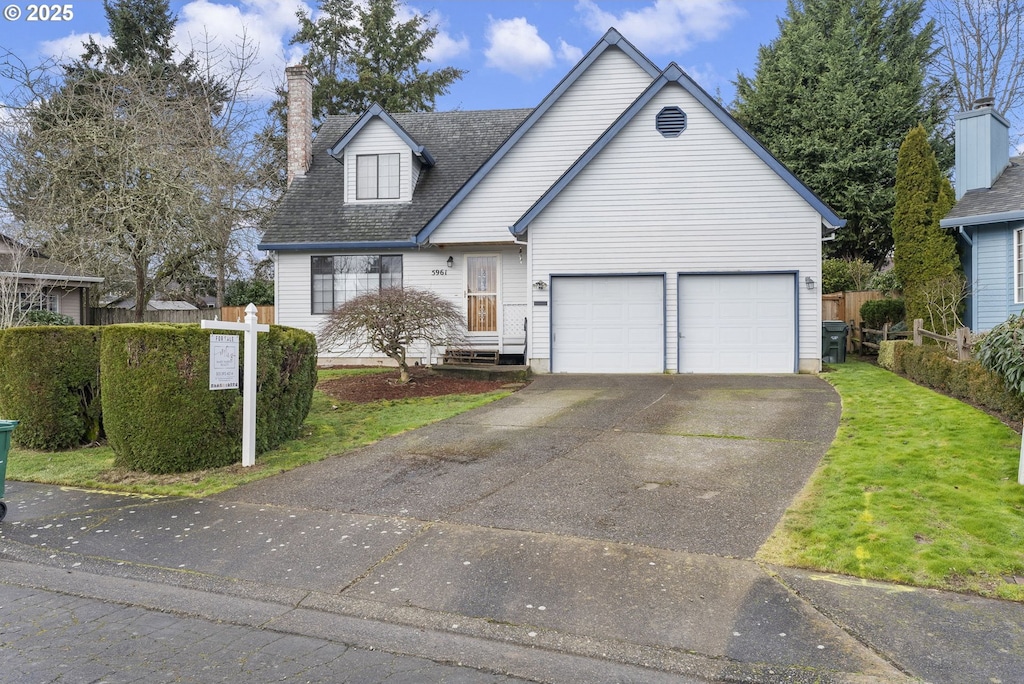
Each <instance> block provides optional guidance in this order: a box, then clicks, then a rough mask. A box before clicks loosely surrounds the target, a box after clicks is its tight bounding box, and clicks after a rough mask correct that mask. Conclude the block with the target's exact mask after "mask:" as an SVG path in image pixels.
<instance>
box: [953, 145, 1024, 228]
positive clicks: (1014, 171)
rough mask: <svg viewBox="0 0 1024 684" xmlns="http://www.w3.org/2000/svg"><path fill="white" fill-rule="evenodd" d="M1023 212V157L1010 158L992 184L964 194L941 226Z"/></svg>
mask: <svg viewBox="0 0 1024 684" xmlns="http://www.w3.org/2000/svg"><path fill="white" fill-rule="evenodd" d="M1022 210H1024V157H1011V158H1010V165H1009V166H1008V167H1006V169H1004V170H1003V173H1002V174H1001V175H1000V176H999V178H997V179H996V182H995V183H993V184H992V187H991V188H979V189H978V190H970V191H968V192H966V193H964V196H963V197H961V198H960V201H959V202H957V203H956V205H955V206H954V207H953V209H952V210H951V211H950V212H949V213H948V214H946V218H944V219H943V224H946V223H947V222H951V221H953V220H954V219H965V218H970V217H972V216H986V215H989V214H1002V213H1006V212H1016V211H1022Z"/></svg>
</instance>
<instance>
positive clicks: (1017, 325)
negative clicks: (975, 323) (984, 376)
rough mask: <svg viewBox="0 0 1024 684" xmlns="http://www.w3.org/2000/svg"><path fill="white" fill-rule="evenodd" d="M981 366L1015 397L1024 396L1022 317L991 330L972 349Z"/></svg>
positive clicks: (1009, 319) (1010, 319) (1012, 318)
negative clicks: (998, 378)
mask: <svg viewBox="0 0 1024 684" xmlns="http://www.w3.org/2000/svg"><path fill="white" fill-rule="evenodd" d="M975 353H976V355H977V358H978V361H980V362H981V365H982V366H984V367H985V368H988V369H989V370H991V371H993V372H994V373H995V374H996V375H998V376H999V377H1001V378H1002V379H1003V382H1005V383H1006V386H1007V387H1009V388H1011V389H1012V390H1014V391H1015V392H1016V393H1017V394H1024V318H1022V317H1021V316H1010V317H1009V318H1008V319H1006V321H1004V322H1002V323H1000V324H999V325H997V326H996V327H994V328H992V330H990V331H989V332H988V334H987V335H985V337H984V338H982V339H981V341H980V342H978V344H977V345H976V346H975Z"/></svg>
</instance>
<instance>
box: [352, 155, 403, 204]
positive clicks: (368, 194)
mask: <svg viewBox="0 0 1024 684" xmlns="http://www.w3.org/2000/svg"><path fill="white" fill-rule="evenodd" d="M382 162H383V163H382ZM355 166H356V199H357V200H358V201H364V200H397V199H401V195H402V155H401V154H400V153H398V152H388V153H386V154H357V155H356V164H355Z"/></svg>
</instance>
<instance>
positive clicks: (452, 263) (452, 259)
mask: <svg viewBox="0 0 1024 684" xmlns="http://www.w3.org/2000/svg"><path fill="white" fill-rule="evenodd" d="M453 266H455V259H454V258H452V257H448V268H452V267H453Z"/></svg>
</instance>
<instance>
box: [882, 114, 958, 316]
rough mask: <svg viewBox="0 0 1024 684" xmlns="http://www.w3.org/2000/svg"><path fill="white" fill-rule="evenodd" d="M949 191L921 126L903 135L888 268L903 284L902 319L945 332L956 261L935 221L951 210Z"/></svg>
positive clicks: (953, 307)
mask: <svg viewBox="0 0 1024 684" xmlns="http://www.w3.org/2000/svg"><path fill="white" fill-rule="evenodd" d="M953 198H954V194H953V188H952V186H951V185H950V183H949V180H948V179H947V178H946V177H945V176H944V175H943V174H942V173H941V172H940V171H939V166H938V164H937V162H936V160H935V153H934V152H933V151H932V148H931V146H930V145H929V144H928V134H927V132H926V131H925V129H924V127H923V126H916V127H914V128H913V129H911V131H910V132H909V133H907V136H906V138H905V139H904V141H903V144H902V145H900V151H899V160H898V162H897V165H896V207H895V211H894V216H893V223H892V234H893V240H894V243H895V247H894V253H893V268H894V270H895V271H896V275H897V277H898V278H899V280H900V282H901V283H902V284H903V296H904V299H905V301H906V312H907V320H908V321H913V320H914V319H915V318H921V319H923V320H924V321H925V323H926V327H928V328H929V329H930V330H933V331H935V332H939V333H940V334H949V333H950V332H952V328H954V327H956V320H955V318H956V316H957V315H958V314H959V311H958V310H957V309H958V308H959V305H960V304H959V302H958V301H954V300H955V299H956V297H955V295H956V293H957V292H956V291H957V290H962V287H961V286H960V283H959V280H960V276H959V271H960V259H959V257H958V256H957V253H956V241H955V240H954V239H953V236H952V235H950V234H948V233H946V231H944V230H943V229H942V228H941V227H940V226H939V221H940V220H941V219H942V217H943V216H945V215H946V213H947V212H948V211H949V210H950V209H951V208H952V206H953Z"/></svg>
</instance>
